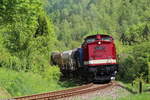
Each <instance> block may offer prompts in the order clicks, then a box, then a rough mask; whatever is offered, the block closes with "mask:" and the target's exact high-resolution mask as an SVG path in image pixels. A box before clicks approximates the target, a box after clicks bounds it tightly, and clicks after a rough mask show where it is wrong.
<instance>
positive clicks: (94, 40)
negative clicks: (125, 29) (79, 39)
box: [51, 34, 118, 81]
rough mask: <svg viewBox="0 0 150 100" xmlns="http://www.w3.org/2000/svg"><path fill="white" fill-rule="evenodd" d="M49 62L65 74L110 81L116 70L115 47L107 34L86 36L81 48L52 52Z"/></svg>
mask: <svg viewBox="0 0 150 100" xmlns="http://www.w3.org/2000/svg"><path fill="white" fill-rule="evenodd" d="M51 62H52V64H54V65H58V66H59V67H60V69H61V71H62V73H63V74H64V75H65V76H69V75H72V74H73V75H72V76H74V75H75V76H76V75H77V76H80V77H82V78H84V79H87V80H89V81H91V80H92V81H93V80H98V81H110V80H111V79H115V75H116V73H117V71H118V64H117V57H116V48H115V44H114V40H113V38H112V37H111V36H109V35H100V34H97V35H92V36H88V37H86V38H85V40H84V43H83V44H82V46H81V48H77V49H74V50H69V51H65V52H60V53H59V52H55V53H52V54H51Z"/></svg>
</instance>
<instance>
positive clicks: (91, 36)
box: [85, 34, 111, 40]
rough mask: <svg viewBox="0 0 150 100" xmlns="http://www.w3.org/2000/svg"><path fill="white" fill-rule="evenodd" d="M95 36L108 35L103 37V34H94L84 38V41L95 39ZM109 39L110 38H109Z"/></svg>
mask: <svg viewBox="0 0 150 100" xmlns="http://www.w3.org/2000/svg"><path fill="white" fill-rule="evenodd" d="M97 36H100V37H101V36H109V35H104V34H96V35H90V36H87V37H86V38H85V40H86V39H89V38H96V37H97ZM109 37H111V36H109Z"/></svg>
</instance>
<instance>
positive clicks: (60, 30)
mask: <svg viewBox="0 0 150 100" xmlns="http://www.w3.org/2000/svg"><path fill="white" fill-rule="evenodd" d="M47 1H48V3H47V4H48V5H47V6H46V10H47V12H48V14H49V15H50V17H51V18H52V20H53V22H54V24H55V25H56V33H57V36H58V39H59V40H61V41H63V42H64V45H65V46H67V47H68V46H69V47H70V48H71V47H73V46H72V45H75V44H74V41H76V42H77V41H79V42H80V41H81V40H82V39H83V37H84V36H85V35H87V34H97V33H107V34H112V35H114V36H115V38H117V39H120V40H123V41H124V35H126V30H127V29H128V28H129V27H131V26H133V25H137V24H141V23H145V22H147V21H148V20H149V18H150V14H149V13H150V1H149V0H47ZM68 39H69V41H72V42H73V43H72V42H71V43H69V44H68ZM129 41H130V40H129ZM77 44H78V43H76V45H77Z"/></svg>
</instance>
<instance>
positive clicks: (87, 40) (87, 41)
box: [86, 38, 96, 43]
mask: <svg viewBox="0 0 150 100" xmlns="http://www.w3.org/2000/svg"><path fill="white" fill-rule="evenodd" d="M95 40H96V39H95V38H88V39H86V43H92V42H94V41H95Z"/></svg>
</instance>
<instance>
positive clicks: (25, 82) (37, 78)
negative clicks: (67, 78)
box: [0, 67, 64, 98]
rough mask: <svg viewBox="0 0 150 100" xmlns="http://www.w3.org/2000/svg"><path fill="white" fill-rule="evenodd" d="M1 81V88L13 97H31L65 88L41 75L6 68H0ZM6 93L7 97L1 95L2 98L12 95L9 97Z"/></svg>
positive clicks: (54, 68)
mask: <svg viewBox="0 0 150 100" xmlns="http://www.w3.org/2000/svg"><path fill="white" fill-rule="evenodd" d="M52 70H53V72H54V70H56V67H53V69H52ZM51 72H52V71H51ZM51 74H55V73H51ZM50 76H52V75H50ZM54 76H55V75H54ZM0 80H1V81H0V87H3V88H5V89H6V90H7V91H8V92H9V93H10V94H11V96H23V95H31V94H35V93H42V92H48V91H54V90H58V89H63V88H64V87H63V86H61V85H59V84H58V83H57V81H54V80H47V79H45V78H43V77H42V76H41V75H39V74H33V73H31V72H28V73H26V72H16V71H12V70H9V69H4V68H0ZM2 92H4V90H2ZM6 93H7V92H6V91H5V95H2V94H1V95H2V97H1V96H0V98H6V97H10V95H8V93H7V95H6Z"/></svg>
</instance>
